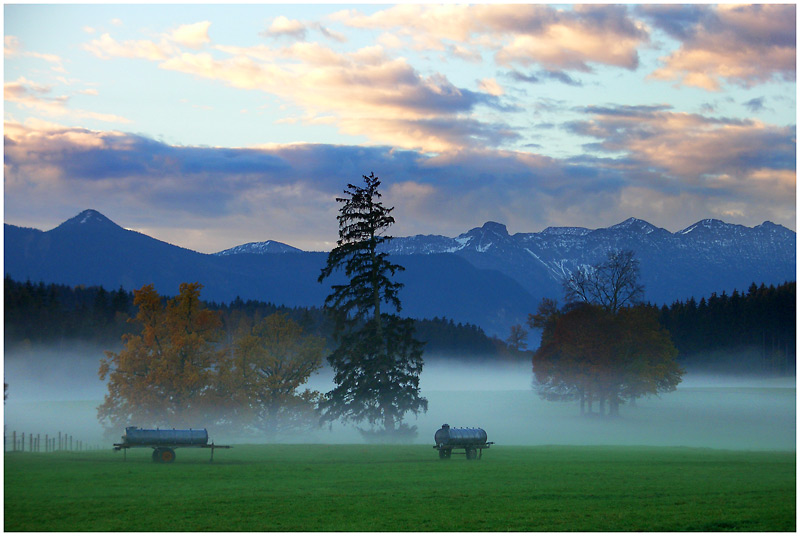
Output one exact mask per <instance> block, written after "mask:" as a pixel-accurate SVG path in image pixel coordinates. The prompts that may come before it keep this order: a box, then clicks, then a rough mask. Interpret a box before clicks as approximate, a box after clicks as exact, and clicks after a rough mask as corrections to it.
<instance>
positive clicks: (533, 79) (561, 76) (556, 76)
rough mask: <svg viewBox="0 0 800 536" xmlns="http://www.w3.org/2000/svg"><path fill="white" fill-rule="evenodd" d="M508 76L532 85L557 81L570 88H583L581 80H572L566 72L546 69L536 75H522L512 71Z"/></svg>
mask: <svg viewBox="0 0 800 536" xmlns="http://www.w3.org/2000/svg"><path fill="white" fill-rule="evenodd" d="M506 76H508V77H509V78H511V79H512V80H516V81H517V82H528V83H531V84H539V83H542V82H544V81H546V80H555V81H557V82H561V83H562V84H566V85H568V86H575V87H580V86H583V83H582V82H581V81H580V80H576V79H574V78H572V77H571V76H570V75H568V74H567V73H565V72H564V71H548V70H546V69H543V70H541V71H538V72H536V73H535V74H534V73H531V74H524V73H520V72H519V71H510V72H509V73H508V74H507V75H506Z"/></svg>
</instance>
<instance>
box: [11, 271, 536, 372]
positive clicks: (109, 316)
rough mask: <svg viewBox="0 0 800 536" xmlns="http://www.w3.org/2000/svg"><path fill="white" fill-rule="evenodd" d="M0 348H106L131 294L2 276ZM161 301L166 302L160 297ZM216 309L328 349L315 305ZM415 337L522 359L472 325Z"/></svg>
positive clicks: (439, 346)
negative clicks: (273, 319)
mask: <svg viewBox="0 0 800 536" xmlns="http://www.w3.org/2000/svg"><path fill="white" fill-rule="evenodd" d="M4 287H5V288H4V290H5V349H6V351H9V350H13V349H14V348H15V347H18V346H19V345H27V344H47V345H54V346H58V345H60V344H63V343H70V342H74V341H84V342H90V343H95V344H97V345H101V346H106V347H108V348H109V349H112V348H116V347H118V346H119V345H120V344H121V338H122V335H123V334H125V333H132V332H134V331H135V329H136V326H134V325H133V324H131V323H130V322H128V319H130V318H134V317H135V316H136V313H137V307H136V306H134V303H133V292H132V291H127V290H125V289H123V288H121V287H120V288H119V289H117V290H111V291H109V290H106V289H105V288H103V287H102V286H83V285H79V286H75V287H71V286H68V285H60V284H53V283H51V284H45V283H43V282H39V283H32V282H31V281H26V282H19V281H15V280H13V279H11V278H10V277H8V276H6V278H5V281H4ZM163 299H164V301H165V302H166V300H167V298H166V297H164V298H163ZM204 303H205V306H206V307H207V308H208V309H210V310H216V311H219V312H220V313H221V315H222V319H223V322H224V323H225V324H227V325H238V323H239V320H240V319H241V318H242V317H245V318H248V319H250V320H251V323H258V322H259V321H260V320H262V319H264V318H266V317H268V316H270V315H272V314H275V313H281V314H283V315H285V316H286V317H288V318H290V319H291V320H292V321H294V322H296V323H297V324H298V325H300V327H301V328H302V329H303V332H304V333H306V334H309V335H315V336H317V337H322V338H323V339H325V341H326V342H327V343H328V344H329V346H330V345H331V342H332V335H333V324H332V321H331V319H330V318H329V317H328V315H326V314H325V312H324V310H323V309H322V308H319V307H286V306H282V305H275V304H273V303H268V302H263V301H258V300H242V299H241V298H238V297H237V298H236V299H235V300H233V301H232V302H230V303H216V302H204ZM415 327H416V337H417V339H419V340H420V341H424V342H426V345H425V354H426V356H428V357H433V356H438V355H446V356H451V357H462V358H466V359H471V360H476V359H520V358H521V359H527V356H525V354H524V353H522V352H517V351H515V350H512V349H510V348H508V346H507V345H506V344H505V343H504V342H503V341H501V340H499V339H497V338H493V337H489V336H488V335H486V333H485V332H484V331H483V330H482V329H481V328H480V327H478V326H476V325H473V324H462V323H456V322H454V321H453V320H451V319H447V318H433V319H425V320H416V321H415Z"/></svg>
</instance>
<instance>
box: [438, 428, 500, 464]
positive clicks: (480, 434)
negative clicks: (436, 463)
mask: <svg viewBox="0 0 800 536" xmlns="http://www.w3.org/2000/svg"><path fill="white" fill-rule="evenodd" d="M433 439H434V441H435V442H436V444H435V445H434V446H433V448H435V449H437V450H438V451H439V458H442V459H448V458H450V456H451V454H452V452H453V450H454V449H464V451H465V452H466V454H467V459H468V460H474V459H476V458H478V452H479V451H480V455H481V456H482V455H483V449H488V448H489V445H492V444H493V442H491V441H486V440H487V439H488V436H487V435H486V431H485V430H484V429H483V428H451V427H450V425H449V424H443V425H442V427H441V428H440V429H439V430H437V431H436V433H435V434H434V436H433Z"/></svg>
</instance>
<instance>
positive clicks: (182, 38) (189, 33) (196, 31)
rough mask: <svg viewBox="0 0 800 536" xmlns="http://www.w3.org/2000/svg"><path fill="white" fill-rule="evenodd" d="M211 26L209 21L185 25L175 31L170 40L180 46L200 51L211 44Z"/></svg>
mask: <svg viewBox="0 0 800 536" xmlns="http://www.w3.org/2000/svg"><path fill="white" fill-rule="evenodd" d="M210 26H211V23H210V22H209V21H203V22H196V23H194V24H184V25H182V26H179V27H178V28H177V29H175V30H173V31H172V34H171V36H170V38H171V40H172V41H174V42H175V43H178V44H179V45H183V46H186V47H189V48H194V49H198V48H201V47H202V46H203V45H205V44H207V43H210V42H211V38H210V37H209V36H208V28H209V27H210Z"/></svg>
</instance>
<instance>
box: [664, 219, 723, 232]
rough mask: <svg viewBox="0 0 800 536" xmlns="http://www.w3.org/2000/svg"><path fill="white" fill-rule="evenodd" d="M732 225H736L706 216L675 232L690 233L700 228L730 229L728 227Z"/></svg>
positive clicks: (711, 229)
mask: <svg viewBox="0 0 800 536" xmlns="http://www.w3.org/2000/svg"><path fill="white" fill-rule="evenodd" d="M733 227H736V226H735V225H733V224H731V223H725V222H724V221H722V220H717V219H714V218H706V219H704V220H700V221H699V222H697V223H695V224H693V225H690V226H689V227H687V228H686V229H684V230H682V231H678V233H677V234H681V235H685V234H689V233H691V232H693V231H701V230H705V231H716V230H721V229H730V228H733Z"/></svg>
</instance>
